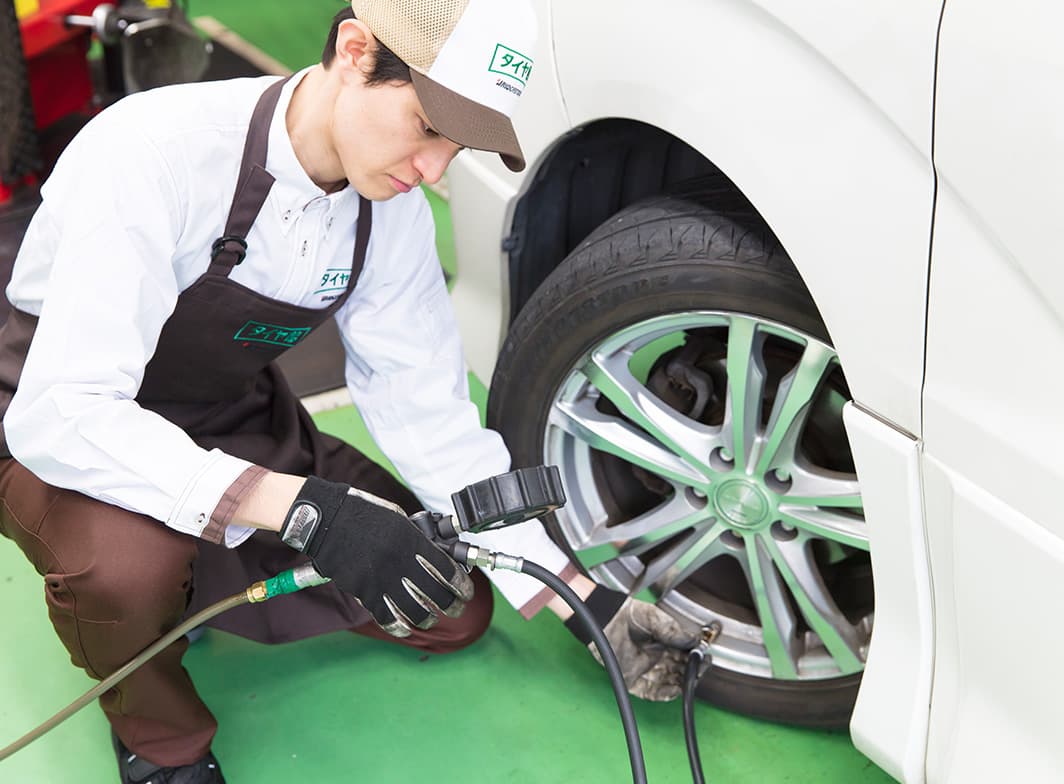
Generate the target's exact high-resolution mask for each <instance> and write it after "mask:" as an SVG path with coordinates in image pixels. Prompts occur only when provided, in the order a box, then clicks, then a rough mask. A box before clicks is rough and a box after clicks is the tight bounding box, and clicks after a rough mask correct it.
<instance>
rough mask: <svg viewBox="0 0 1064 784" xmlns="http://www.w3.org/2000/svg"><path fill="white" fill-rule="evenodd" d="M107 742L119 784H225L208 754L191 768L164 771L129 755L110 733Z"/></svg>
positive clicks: (181, 767)
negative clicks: (115, 758) (114, 756)
mask: <svg viewBox="0 0 1064 784" xmlns="http://www.w3.org/2000/svg"><path fill="white" fill-rule="evenodd" d="M111 741H112V743H113V744H114V747H115V754H116V755H117V756H118V775H119V776H121V777H122V784H225V777H224V776H222V769H221V768H220V767H218V760H216V759H215V758H214V755H213V754H211V753H210V752H207V756H206V757H204V758H203V759H201V760H199V761H198V762H193V763H192V764H191V765H179V766H178V767H176V768H164V767H162V766H161V765H156V764H155V763H154V762H148V761H147V760H146V759H144V758H143V757H138V756H137V755H136V754H134V753H133V752H131V751H130V750H129V749H127V748H126V747H125V745H124V744H123V743H122V741H121V740H119V739H118V736H117V735H115V734H114V732H112V733H111Z"/></svg>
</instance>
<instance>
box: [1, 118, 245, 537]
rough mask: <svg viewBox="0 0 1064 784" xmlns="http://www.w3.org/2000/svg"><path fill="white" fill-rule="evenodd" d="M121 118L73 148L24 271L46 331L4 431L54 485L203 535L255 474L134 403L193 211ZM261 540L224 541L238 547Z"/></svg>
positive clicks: (15, 297)
mask: <svg viewBox="0 0 1064 784" xmlns="http://www.w3.org/2000/svg"><path fill="white" fill-rule="evenodd" d="M127 100H129V99H127ZM118 112H120V109H119V108H118V107H117V106H116V107H114V113H115V114H117V113H118ZM112 118H113V114H112V111H111V110H109V112H105V113H103V114H101V115H99V116H98V117H97V118H95V119H94V120H93V121H92V122H90V123H89V124H88V125H87V126H86V128H85V129H84V130H83V131H82V132H81V133H80V134H79V135H78V137H77V138H76V139H75V140H74V141H73V142H72V143H71V145H70V146H69V147H68V148H67V150H66V152H65V153H64V154H63V156H62V158H61V159H60V161H59V163H58V165H57V167H56V169H55V171H54V172H53V174H52V176H51V177H50V178H49V180H48V182H47V183H46V185H45V187H44V189H43V203H42V206H41V207H40V208H39V209H38V211H37V213H36V215H35V216H34V218H33V221H32V222H31V225H30V227H29V229H28V231H27V233H26V236H25V238H24V240H23V245H22V249H21V251H20V253H19V256H18V259H17V260H16V265H15V271H14V274H13V277H12V282H11V284H10V286H9V287H8V296H9V299H10V300H11V302H12V304H13V305H14V306H15V307H17V308H19V309H21V310H24V311H26V312H29V313H31V314H32V315H37V316H39V322H38V325H37V331H36V333H35V336H34V339H33V343H32V345H31V347H30V350H29V353H28V355H27V357H26V363H25V367H24V369H23V372H22V376H21V378H20V380H19V385H18V390H17V392H16V394H15V396H14V399H13V400H12V401H11V404H10V406H9V408H8V411H7V414H6V416H5V418H4V429H5V434H6V437H7V442H8V446H9V449H10V450H11V453H12V455H13V456H14V457H15V458H16V459H17V460H18V461H19V462H20V463H22V464H23V465H25V466H26V467H27V468H28V469H29V470H31V471H32V472H33V473H34V474H36V475H37V476H38V477H39V478H40V479H42V480H43V481H45V482H47V483H49V484H52V485H55V486H58V487H64V488H68V489H71V490H76V491H78V492H81V493H84V494H85V495H88V496H90V497H92V498H96V499H99V500H101V501H104V502H106V503H109V504H112V505H115V506H118V507H121V508H123V509H128V510H130V511H133V512H138V513H142V514H145V515H148V516H150V517H153V518H155V519H156V520H160V521H163V522H165V523H166V524H167V525H169V526H171V527H172V528H174V529H175V530H178V531H181V532H183V533H187V534H192V535H197V536H198V535H200V534H201V533H202V532H203V531H204V529H205V528H206V527H207V526H208V525H209V524H210V521H211V516H212V514H213V513H214V512H215V510H216V507H218V505H219V503H220V501H221V500H222V498H223V496H225V494H226V492H227V491H228V490H229V489H230V487H231V486H232V485H233V484H234V483H235V482H236V480H237V479H238V478H239V477H240V476H241V475H243V474H244V472H245V471H246V470H247V469H248V468H249V467H250V465H251V464H250V463H248V462H247V461H244V460H238V459H237V458H234V457H232V456H229V455H226V454H223V453H222V452H220V451H218V450H212V451H210V452H208V451H206V450H203V449H201V448H200V447H198V446H197V445H196V444H195V443H194V442H193V441H192V439H191V438H189V437H188V436H187V435H186V434H185V433H184V432H183V431H182V430H181V429H180V428H178V427H176V426H175V425H173V424H171V423H169V422H168V421H166V420H165V419H164V418H163V417H161V416H159V415H157V414H155V413H152V412H150V411H147V410H145V409H142V408H141V407H140V406H139V405H138V404H137V403H136V401H135V397H136V395H137V392H138V390H139V388H140V384H141V381H142V379H143V376H144V369H145V366H146V365H147V362H148V360H149V359H150V358H151V356H152V354H153V353H154V351H155V346H156V343H157V341H158V338H159V334H160V332H161V330H162V326H163V324H164V322H165V321H166V320H167V318H169V316H170V314H171V313H172V311H173V309H174V306H175V303H176V302H177V297H178V294H179V291H178V283H177V278H176V275H175V272H174V268H173V264H172V257H173V254H174V248H175V247H176V244H177V241H178V237H179V235H180V233H181V231H182V225H183V221H184V212H183V206H182V199H181V198H180V197H179V195H178V194H179V192H180V191H179V187H178V184H177V183H176V181H175V176H174V174H173V171H172V170H171V168H170V167H169V166H168V164H167V162H166V160H165V159H164V158H163V156H162V155H161V154H160V153H159V151H158V150H157V148H156V147H155V146H154V145H153V144H152V143H151V142H150V141H148V140H147V139H146V138H145V137H144V136H142V135H139V134H138V133H137V132H136V130H135V129H131V128H130V127H129V124H128V123H127V124H125V125H122V126H121V127H119V124H117V123H115V122H114V121H113V119H112ZM250 533H251V531H250V530H247V529H237V528H234V529H232V530H228V531H224V532H223V531H222V530H218V532H217V536H218V538H222V537H223V535H224V537H225V539H226V540H227V541H226V543H227V544H229V545H230V546H233V545H235V544H237V543H239V541H242V540H243V539H244V538H246V537H247V536H248V535H250Z"/></svg>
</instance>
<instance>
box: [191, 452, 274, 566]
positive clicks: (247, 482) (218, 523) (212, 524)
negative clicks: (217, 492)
mask: <svg viewBox="0 0 1064 784" xmlns="http://www.w3.org/2000/svg"><path fill="white" fill-rule="evenodd" d="M267 473H268V472H267V470H266V469H265V468H263V467H262V466H257V465H250V466H248V467H247V469H245V471H244V473H242V474H241V475H240V476H238V477H237V479H236V481H235V482H233V484H231V485H229V487H228V489H227V490H226V491H225V493H224V494H223V495H222V500H220V501H219V502H218V506H216V507H214V511H213V512H212V513H211V519H210V521H209V522H208V523H207V527H206V528H204V529H203V533H202V534H200V537H201V538H203V539H206V540H207V541H208V542H214V543H215V544H221V543H222V541H223V539H224V541H225V544H226V545H227V546H228V547H236V545H237V544H240V542H242V541H244V540H245V539H247V538H248V536H250V533H248V534H244V532H245V531H254V529H249V528H247V527H246V526H235V528H236V530H235V531H234V534H237V536H238V537H239V538H238V541H236V542H235V543H234V544H230V542H229V540H230V537H229V535H228V533H229V531H228V529H229V523H230V522H231V521H232V519H233V515H234V514H235V513H236V508H237V507H238V506H240V502H241V501H243V500H244V497H245V496H246V495H247V494H248V493H250V492H251V491H252V490H253V489H254V488H255V487H257V486H258V484H259V482H261V481H262V478H263V477H264V476H266V474H267Z"/></svg>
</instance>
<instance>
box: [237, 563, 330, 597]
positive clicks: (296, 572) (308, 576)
mask: <svg viewBox="0 0 1064 784" xmlns="http://www.w3.org/2000/svg"><path fill="white" fill-rule="evenodd" d="M327 582H329V578H327V577H322V576H321V575H320V574H318V571H317V569H315V568H314V567H313V566H312V565H311V564H304V565H303V566H297V567H296V568H294V569H288V570H286V571H283V572H281V573H280V574H278V575H276V576H274V577H271V578H270V579H269V580H266V581H265V583H264V586H265V589H266V590H265V596H264V597H263V598H261V599H252V601H258V602H264V601H266V600H267V599H272V598H273V597H275V596H283V595H284V594H286V593H295V592H296V591H302V590H303V589H304V588H310V587H312V586H315V585H322V584H324V583H327ZM258 585H259V583H255V585H253V586H251V588H249V589H248V590H249V591H251V590H252V589H254V588H256V587H257V586H258Z"/></svg>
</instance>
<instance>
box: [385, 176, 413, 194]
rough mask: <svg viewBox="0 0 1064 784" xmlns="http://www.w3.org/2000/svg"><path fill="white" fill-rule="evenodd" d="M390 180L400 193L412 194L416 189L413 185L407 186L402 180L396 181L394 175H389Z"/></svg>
mask: <svg viewBox="0 0 1064 784" xmlns="http://www.w3.org/2000/svg"><path fill="white" fill-rule="evenodd" d="M388 179H389V180H391V181H392V187H394V188H395V189H396V190H397V191H399V192H400V193H410V191H412V190H413V189H414V186H413V185H407V184H406V183H405V182H403V181H402V180H400V179H396V178H395V177H393V176H392V175H390V174H389V175H388Z"/></svg>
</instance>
